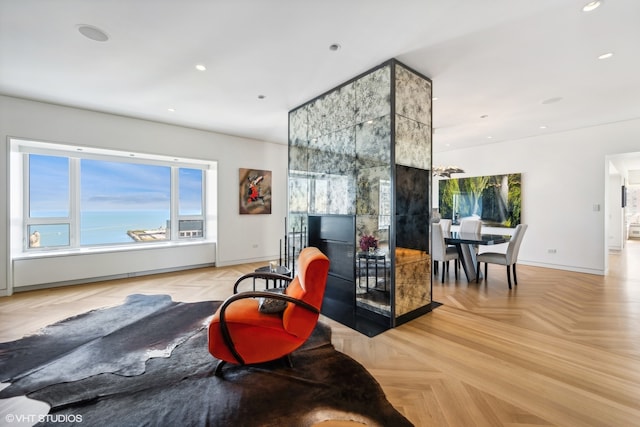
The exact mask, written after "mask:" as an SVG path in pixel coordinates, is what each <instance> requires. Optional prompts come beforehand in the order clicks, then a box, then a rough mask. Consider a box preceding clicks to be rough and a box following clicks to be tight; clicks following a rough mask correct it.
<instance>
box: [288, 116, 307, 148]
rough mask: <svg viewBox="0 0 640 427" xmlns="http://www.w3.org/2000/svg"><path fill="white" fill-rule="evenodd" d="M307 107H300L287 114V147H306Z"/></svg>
mask: <svg viewBox="0 0 640 427" xmlns="http://www.w3.org/2000/svg"><path fill="white" fill-rule="evenodd" d="M307 131H308V129H307V107H300V108H298V109H297V110H295V111H292V112H290V113H289V145H290V146H297V145H306V143H307V140H308V135H307Z"/></svg>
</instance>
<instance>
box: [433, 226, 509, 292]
mask: <svg viewBox="0 0 640 427" xmlns="http://www.w3.org/2000/svg"><path fill="white" fill-rule="evenodd" d="M510 238H511V236H509V235H502V234H485V233H463V232H459V231H450V232H449V233H445V235H444V242H445V243H446V244H448V245H453V246H455V247H456V249H457V250H458V258H459V259H460V263H461V264H462V269H463V270H464V274H465V276H466V277H467V280H468V281H469V282H472V281H475V280H476V278H477V276H478V275H479V274H481V273H480V271H478V270H477V269H476V265H477V261H476V248H477V247H478V246H481V245H482V246H488V245H498V244H501V243H507V242H508V241H509V239H510Z"/></svg>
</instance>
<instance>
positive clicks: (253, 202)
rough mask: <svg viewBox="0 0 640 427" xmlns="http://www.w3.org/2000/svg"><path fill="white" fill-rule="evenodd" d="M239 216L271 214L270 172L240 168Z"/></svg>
mask: <svg viewBox="0 0 640 427" xmlns="http://www.w3.org/2000/svg"><path fill="white" fill-rule="evenodd" d="M239 178H240V179H239V183H240V189H239V190H240V194H239V196H240V197H239V200H240V209H239V211H240V214H241V215H260V214H271V185H272V178H271V171H266V170H258V169H244V168H240V177H239Z"/></svg>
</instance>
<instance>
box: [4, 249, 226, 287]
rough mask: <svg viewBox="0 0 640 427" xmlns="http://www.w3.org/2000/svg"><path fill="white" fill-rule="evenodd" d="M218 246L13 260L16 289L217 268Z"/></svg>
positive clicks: (82, 253) (135, 250) (128, 250)
mask: <svg viewBox="0 0 640 427" xmlns="http://www.w3.org/2000/svg"><path fill="white" fill-rule="evenodd" d="M215 259H216V244H215V243H205V244H194V245H178V246H162V247H149V248H144V249H140V248H132V249H124V250H118V251H108V252H78V253H71V254H69V253H67V254H64V255H54V256H46V257H31V258H20V259H14V260H13V287H14V290H20V288H23V287H31V286H41V285H48V284H59V285H62V284H65V283H74V282H76V283H77V282H80V281H87V282H89V281H96V280H100V279H107V278H116V277H132V276H136V275H142V274H151V273H154V272H162V271H170V270H179V269H185V268H189V267H199V266H206V265H215Z"/></svg>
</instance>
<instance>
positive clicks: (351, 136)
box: [309, 127, 356, 159]
mask: <svg viewBox="0 0 640 427" xmlns="http://www.w3.org/2000/svg"><path fill="white" fill-rule="evenodd" d="M355 138H356V136H355V131H354V129H353V127H351V128H347V129H342V130H339V131H336V132H331V133H327V134H325V135H321V136H320V137H318V138H314V139H312V140H311V142H310V143H309V146H310V147H311V148H312V149H313V150H314V151H317V152H318V153H320V154H319V155H322V153H325V152H328V153H335V154H340V155H343V156H347V157H349V158H351V159H353V158H354V157H355V155H356V140H355Z"/></svg>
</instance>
